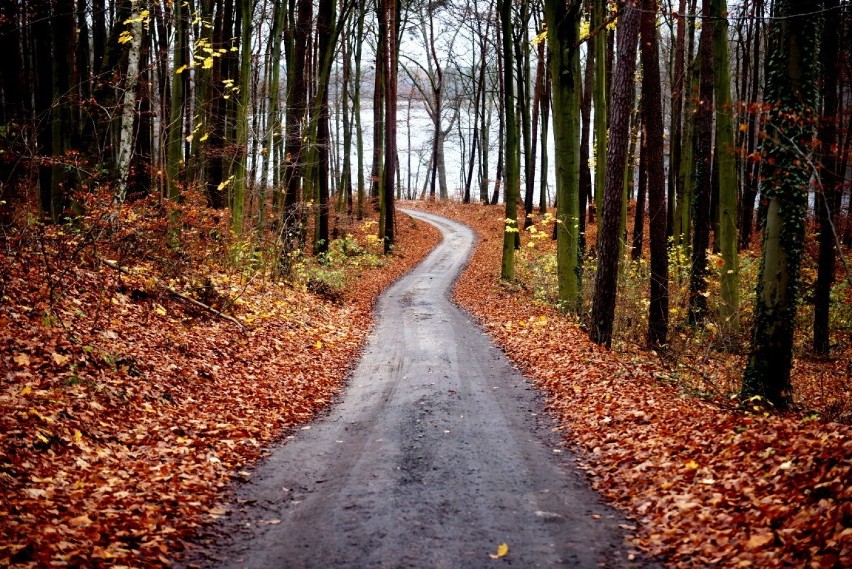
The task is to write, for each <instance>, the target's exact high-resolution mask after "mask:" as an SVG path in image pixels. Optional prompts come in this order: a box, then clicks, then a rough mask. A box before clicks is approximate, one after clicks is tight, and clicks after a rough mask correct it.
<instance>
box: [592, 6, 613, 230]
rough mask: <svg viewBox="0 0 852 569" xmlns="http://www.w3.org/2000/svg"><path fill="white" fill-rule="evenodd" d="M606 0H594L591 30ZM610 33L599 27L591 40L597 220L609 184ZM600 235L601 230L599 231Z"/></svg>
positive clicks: (601, 17) (598, 21)
mask: <svg viewBox="0 0 852 569" xmlns="http://www.w3.org/2000/svg"><path fill="white" fill-rule="evenodd" d="M606 5H607V3H606V0H594V2H593V3H592V21H591V27H592V29H598V28H599V27H600V26H602V25H603V22H604V20H605V18H606ZM606 40H607V32H606V30H605V29H604V30H600V31H599V32H598V34H597V35H596V36H595V37H594V39H593V40H592V43H593V45H592V49H594V50H595V87H594V95H593V99H594V102H593V105H594V107H595V141H594V142H595V210H596V212H597V215H598V219H600V217H601V216H602V215H603V203H604V202H603V200H604V187H605V185H606V166H607V164H606V162H607V160H606V155H607V139H606V133H607V126H608V118H607V113H608V110H607V105H608V104H609V103H608V101H609V89H608V86H607V79H608V76H607V70H606V64H607V49H606V47H607V46H606V44H607V41H606ZM598 234H600V232H598Z"/></svg>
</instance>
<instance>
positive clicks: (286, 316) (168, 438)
mask: <svg viewBox="0 0 852 569" xmlns="http://www.w3.org/2000/svg"><path fill="white" fill-rule="evenodd" d="M191 213H192V212H191V211H190V214H191ZM403 219H405V218H403ZM405 221H406V222H403V223H399V224H398V225H399V229H398V242H397V244H396V246H395V249H394V252H393V254H392V255H391V256H390V257H388V258H387V259H385V260H384V261H383V262H382V263H381V264H380V265H376V266H365V267H359V268H358V269H357V271H356V272H355V274H352V275H351V279H352V280H351V281H350V285H349V286H347V288H346V290H345V291H344V293H343V295H342V298H338V299H335V300H334V301H330V300H328V299H327V298H324V297H323V296H321V295H318V294H313V293H311V292H308V291H305V290H303V289H300V288H298V287H293V286H291V285H288V284H286V283H280V282H271V281H270V280H269V279H264V278H259V279H254V280H252V279H249V280H248V282H246V280H245V279H243V278H242V277H240V278H238V279H237V280H236V282H235V281H234V278H233V275H230V274H228V273H227V272H220V273H211V274H210V280H211V281H214V282H213V284H214V285H215V286H213V287H212V288H213V292H215V291H216V290H225V291H226V292H227V291H229V290H231V289H233V290H236V294H235V295H234V296H237V301H236V302H234V303H232V304H231V305H230V306H229V313H230V314H233V315H234V316H236V317H237V318H239V319H240V320H242V321H243V322H245V323H246V324H247V330H246V331H243V330H241V329H240V328H238V327H237V326H235V325H234V324H232V323H231V322H227V321H225V320H222V319H220V318H215V317H212V316H211V315H210V314H208V313H205V312H200V311H198V310H196V309H195V308H193V307H192V306H188V305H187V304H184V303H181V302H179V301H178V299H176V298H174V297H173V296H170V295H167V294H162V292H161V287H157V286H156V282H157V281H158V280H161V281H169V279H172V281H174V279H173V278H172V276H170V275H168V274H165V273H163V274H158V273H157V268H156V266H155V265H154V264H147V263H146V262H145V260H144V259H142V260H139V261H138V265H137V266H136V267H134V270H133V271H130V273H131V274H124V273H120V272H118V271H115V270H113V269H111V268H108V267H105V266H104V264H103V263H101V262H99V261H98V258H94V257H90V258H87V259H77V261H76V262H74V263H64V264H60V263H58V262H54V261H52V260H51V259H52V258H51V257H50V255H51V254H52V253H53V251H52V249H51V247H54V248H55V249H57V250H59V249H60V248H61V247H63V246H65V245H64V244H67V242H68V239H69V238H68V236H67V235H62V232H63V229H62V228H60V227H46V228H44V229H43V232H44V233H43V234H41V235H40V236H38V238H37V239H36V238H31V239H29V240H28V239H27V238H25V237H22V238H21V239H19V240H18V241H17V242H14V243H12V242H11V240H9V241H7V242H6V245H7V246H6V247H5V248H4V253H3V254H2V256H0V274H2V275H3V278H2V280H0V296H2V301H0V520H2V523H0V566H15V567H45V566H48V565H56V566H63V565H67V566H80V567H94V566H134V567H156V566H167V565H170V564H172V563H173V561H174V559H175V558H176V557H178V556H179V555H180V552H181V551H182V550H183V549H184V548H185V546H186V540H188V539H190V538H191V536H193V534H194V533H195V532H196V531H197V530H198V528H199V527H200V526H202V525H203V524H206V523H208V522H210V521H212V520H214V519H215V518H217V517H220V516H226V515H228V510H227V507H226V506H225V505H224V504H226V503H227V501H228V488H229V483H230V482H231V480H234V479H239V478H245V477H246V476H250V469H251V464H252V463H253V462H255V461H257V460H258V459H259V458H261V457H262V456H263V455H264V453H265V450H264V449H266V448H267V447H268V446H269V445H270V444H271V443H272V442H273V441H274V440H277V439H280V438H281V437H282V435H283V434H285V433H286V432H287V429H290V428H292V427H294V426H297V425H299V424H300V423H303V422H305V421H307V420H308V419H310V418H311V417H313V416H314V415H315V414H316V413H317V412H318V411H319V410H320V409H321V408H322V407H323V406H325V405H327V404H328V403H329V402H330V401H331V400H332V399H333V398H334V396H335V395H336V394H337V393H338V392H339V390H340V389H341V387H342V385H343V382H344V380H345V377H346V375H347V373H348V370H349V367H350V366H351V365H352V363H353V362H354V361H355V360H356V359H357V356H358V353H359V351H360V350H361V348H362V346H363V342H364V340H365V338H366V335H367V332H368V331H369V328H370V326H371V316H370V313H371V309H372V306H373V304H374V302H375V300H376V298H377V296H378V294H379V293H380V292H381V291H382V290H383V289H384V288H385V287H387V286H388V285H389V284H390V283H391V282H393V281H394V280H395V279H396V278H397V277H399V276H400V275H401V274H402V273H403V272H405V271H406V270H407V269H408V268H410V267H411V266H413V265H414V264H416V263H417V262H419V260H420V259H422V258H423V257H425V255H426V254H427V253H428V252H429V251H430V250H431V249H432V248H433V247H434V245H435V244H437V242H438V239H439V233H438V232H437V230H435V229H433V228H431V226H429V225H427V224H425V223H421V222H415V221H413V220H408V219H405ZM127 235H130V236H132V235H133V232H132V231H128V232H127ZM39 239H40V240H41V243H42V244H44V243H47V245H46V247H45V248H44V249H42V248H41V247H40V246H39ZM42 253H46V255H47V256H46V257H43V256H42ZM106 253H107V252H106V251H105V252H103V253H102V254H106ZM196 253H197V252H196ZM201 253H202V254H201V255H200V256H199V257H197V258H202V259H203V258H204V256H203V251H202V252H201ZM45 259H47V261H45ZM208 282H209V281H208ZM58 284H61V285H62V291H61V294H58V293H57V290H58V288H59V287H58V286H57V285H58ZM171 284H172V282H170V285H171ZM178 284H179V283H178ZM158 290H159V291H160V292H158ZM233 290H231V291H232V292H233ZM265 523H267V524H270V525H274V524H277V523H279V520H274V519H270V520H267V521H266V522H265Z"/></svg>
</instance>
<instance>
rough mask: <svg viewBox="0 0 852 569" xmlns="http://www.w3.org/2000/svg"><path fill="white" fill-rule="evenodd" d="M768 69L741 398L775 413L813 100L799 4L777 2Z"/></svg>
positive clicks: (808, 16)
mask: <svg viewBox="0 0 852 569" xmlns="http://www.w3.org/2000/svg"><path fill="white" fill-rule="evenodd" d="M773 16H774V19H773V21H772V24H771V29H770V32H769V33H770V41H769V50H768V52H767V53H768V54H769V61H768V63H767V82H766V96H765V99H766V102H767V104H768V105H769V111H768V115H767V128H766V132H767V137H766V139H765V140H764V142H763V148H762V149H761V155H762V157H763V159H762V163H763V168H764V177H763V186H762V191H763V193H764V195H765V196H766V199H767V200H768V201H769V204H768V207H767V209H766V223H765V230H764V234H763V255H762V258H761V265H760V276H759V280H758V285H757V298H756V303H755V310H754V327H753V329H752V340H751V353H750V356H749V359H748V364H747V365H746V368H745V372H744V374H743V385H742V390H741V396H742V397H744V398H750V397H752V396H759V397H762V398H763V399H764V400H766V401H767V402H768V403H770V404H772V405H774V406H775V407H776V408H778V409H784V408H786V407H787V406H788V405H789V404H790V402H791V400H792V393H791V391H792V388H791V385H790V369H791V367H792V359H793V322H795V319H796V305H797V299H798V286H799V280H800V279H799V268H800V265H801V260H802V253H803V249H804V237H805V235H804V232H805V218H806V214H807V199H808V192H807V189H808V185H809V182H810V178H811V171H810V169H809V168H808V167H807V162H808V160H809V156H808V155H807V154H806V153H807V152H808V151H807V150H806V149H807V148H809V147H810V143H811V141H812V137H813V129H812V124H813V119H814V118H815V111H814V108H813V107H812V106H811V105H812V104H813V102H814V101H817V100H818V96H819V93H818V91H817V75H818V70H819V66H818V65H817V61H816V54H817V51H818V48H817V42H818V41H819V23H818V22H819V19H818V18H819V17H818V15H816V14H814V12H813V3H812V2H809V1H806V0H776V1H775V3H774V13H773Z"/></svg>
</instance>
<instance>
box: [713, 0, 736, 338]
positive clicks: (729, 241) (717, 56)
mask: <svg viewBox="0 0 852 569" xmlns="http://www.w3.org/2000/svg"><path fill="white" fill-rule="evenodd" d="M712 10H713V12H712V14H711V15H712V16H713V18H714V23H713V67H714V74H713V77H714V96H715V98H716V109H717V111H718V112H716V159H715V162H716V170H717V172H718V176H719V201H718V210H719V216H718V220H719V226H718V229H719V232H718V235H717V237H718V243H719V250H720V252H721V254H722V260H723V261H724V264H723V265H722V266H721V267H720V268H719V281H720V283H721V285H720V286H721V293H720V294H721V299H722V303H721V308H720V312H719V317H720V318H719V321H720V325H721V327H722V331H723V332H724V333H725V335H726V336H727V335H728V334H737V333H738V332H739V330H740V267H739V265H740V262H739V252H738V249H737V245H738V241H737V219H738V218H737V162H736V147H735V142H734V125H733V113H734V108H733V103H732V102H731V74H730V70H729V68H728V20H727V7H726V5H725V4H724V2H723V0H712Z"/></svg>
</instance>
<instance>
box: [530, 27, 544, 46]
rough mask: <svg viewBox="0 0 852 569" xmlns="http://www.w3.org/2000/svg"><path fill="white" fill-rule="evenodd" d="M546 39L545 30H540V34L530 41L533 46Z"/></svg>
mask: <svg viewBox="0 0 852 569" xmlns="http://www.w3.org/2000/svg"><path fill="white" fill-rule="evenodd" d="M546 39H547V30H544V31H543V32H541V33H540V34H538V35H537V36H535V37H534V38H533V39H532V41H531V42H530V43H531V44H532V45H533V46H537V45H538V44H540V43H541V42H543V41H544V40H546Z"/></svg>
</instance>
